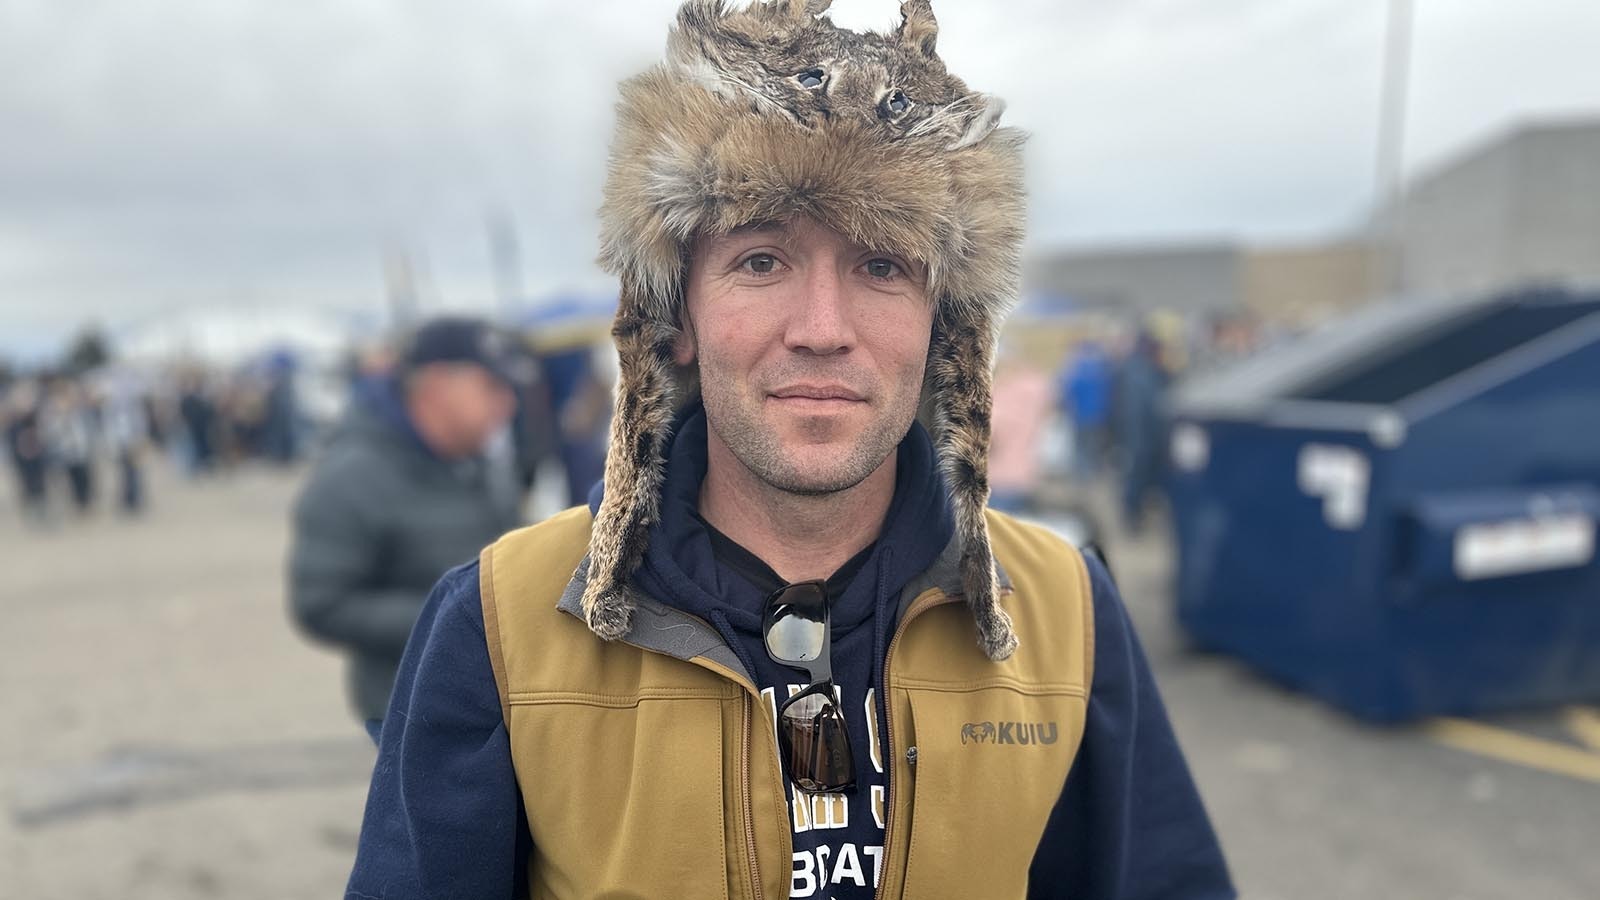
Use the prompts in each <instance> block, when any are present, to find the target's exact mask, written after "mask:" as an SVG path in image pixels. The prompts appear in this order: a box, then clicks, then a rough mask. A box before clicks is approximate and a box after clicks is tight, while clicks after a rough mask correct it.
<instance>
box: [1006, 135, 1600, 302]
mask: <svg viewBox="0 0 1600 900" xmlns="http://www.w3.org/2000/svg"><path fill="white" fill-rule="evenodd" d="M1376 219H1377V222H1378V224H1379V227H1378V229H1377V232H1378V233H1379V234H1398V239H1397V241H1396V242H1395V244H1394V247H1395V249H1396V251H1397V252H1395V253H1393V254H1392V255H1385V256H1383V257H1380V256H1379V255H1378V254H1377V252H1376V250H1375V247H1376V244H1375V243H1374V240H1373V238H1372V236H1370V235H1369V234H1368V233H1367V231H1366V230H1365V229H1357V230H1355V231H1353V232H1350V233H1348V234H1345V235H1341V236H1339V237H1335V238H1333V239H1330V240H1328V241H1325V242H1320V243H1309V244H1302V245H1294V246H1274V245H1270V244H1268V245H1262V246H1244V245H1240V244H1233V243H1228V242H1215V241H1212V242H1196V243H1192V244H1166V245H1155V246H1149V247H1130V248H1126V249H1117V250H1105V249H1084V248H1063V249H1060V250H1057V251H1052V252H1047V253H1042V254H1036V255H1035V256H1034V257H1033V258H1032V259H1031V260H1029V265H1028V267H1027V271H1026V282H1027V287H1028V290H1029V291H1031V292H1034V293H1041V294H1050V295H1059V296H1064V297H1068V298H1070V299H1071V301H1072V302H1073V304H1074V306H1075V307H1077V308H1081V309H1084V310H1102V311H1108V312H1114V313H1117V314H1119V315H1123V316H1140V317H1142V316H1147V315H1148V314H1150V313H1151V312H1155V311H1163V312H1170V313H1175V314H1178V315H1181V316H1184V317H1187V318H1191V319H1207V318H1211V319H1215V318H1218V317H1225V316H1228V315H1245V316H1253V317H1257V318H1260V319H1263V320H1266V321H1272V322H1279V323H1285V324H1310V323H1315V322H1317V321H1320V320H1324V319H1327V318H1331V317H1334V316H1337V315H1340V314H1342V313H1344V312H1347V311H1349V310H1351V309H1354V308H1355V307H1357V306H1360V305H1362V304H1364V303H1367V302H1369V301H1370V300H1372V299H1374V298H1376V297H1378V296H1381V295H1384V294H1395V293H1398V294H1404V295H1420V296H1429V297H1449V296H1461V297H1467V296H1481V295H1483V294H1485V293H1489V292H1492V291H1496V290H1499V289H1503V288H1509V287H1515V286H1518V285H1524V284H1527V283H1529V282H1563V283H1571V284H1590V285H1594V284H1600V118H1592V119H1587V120H1582V121H1574V122H1564V123H1537V124H1531V125H1526V126H1522V127H1519V128H1516V129H1513V130H1512V131H1511V132H1510V133H1508V134H1505V135H1503V136H1502V137H1499V138H1497V139H1495V140H1492V141H1490V142H1488V143H1486V144H1484V145H1482V146H1480V147H1478V148H1477V149H1474V150H1470V151H1468V152H1467V153H1465V154H1464V155H1462V156H1460V157H1458V158H1456V159H1454V160H1452V161H1450V162H1447V163H1445V164H1444V165H1441V166H1439V167H1436V168H1433V169H1431V170H1429V171H1427V172H1425V173H1424V174H1422V175H1421V176H1420V177H1418V178H1416V179H1414V180H1413V182H1412V184H1411V186H1410V187H1409V188H1408V190H1407V192H1406V195H1405V199H1404V200H1403V201H1402V206H1401V207H1400V208H1399V210H1398V211H1397V210H1395V209H1389V210H1384V211H1382V212H1380V213H1379V215H1378V216H1377V217H1376Z"/></svg>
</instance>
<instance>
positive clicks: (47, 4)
mask: <svg viewBox="0 0 1600 900" xmlns="http://www.w3.org/2000/svg"><path fill="white" fill-rule="evenodd" d="M676 6H677V3H676V2H675V0H586V2H578V3H567V2H562V3H555V2H543V0H481V2H443V0H439V2H422V0H320V2H317V3H298V2H273V0H188V2H180V0H122V2H109V0H106V2H95V0H0V353H3V352H7V351H10V352H38V348H40V347H42V346H46V345H50V344H54V342H55V341H57V340H59V339H60V337H61V336H62V335H64V334H66V333H68V332H70V331H71V330H73V329H74V328H76V327H77V326H78V325H79V324H80V323H82V322H83V321H85V320H87V319H96V320H99V321H101V322H103V323H105V324H108V325H110V326H112V327H113V328H117V327H120V326H122V325H125V324H127V323H129V322H134V321H138V320H140V319H146V318H149V317H151V316H158V315H167V314H172V313H174V312H177V311H180V310H184V309H191V308H195V307H201V306H213V305H227V304H232V305H239V306H247V307H248V306H255V307H261V306H268V305H278V304H285V305H293V306H332V307H337V308H340V309H351V310H358V311H367V312H369V313H372V314H377V313H378V312H379V311H380V310H381V309H382V303H383V297H384V288H383V278H382V253H383V249H382V248H383V247H385V246H386V245H391V246H401V245H403V246H409V247H411V248H413V250H414V251H416V252H417V254H418V256H419V258H421V259H423V260H425V263H426V269H427V271H428V273H429V274H430V276H431V281H432V285H433V288H432V290H431V291H430V293H429V294H428V295H427V297H426V298H425V300H426V303H427V304H428V306H430V307H432V308H443V307H467V308H472V307H479V308H482V307H484V306H486V304H487V303H488V302H489V298H490V297H492V295H493V287H492V284H493V282H492V278H491V272H490V265H489V253H488V249H487V243H488V242H487V240H486V237H485V225H484V222H485V218H486V214H487V212H488V211H489V210H491V209H500V210H503V211H505V213H507V214H509V215H510V216H511V217H512V218H513V219H514V221H515V222H516V224H517V231H518V235H519V237H520V241H521V246H522V256H523V278H524V281H525V283H526V284H527V286H528V288H529V290H530V292H534V293H537V292H544V291H549V290H555V289H560V288H563V287H573V288H604V287H605V286H606V282H605V280H604V279H603V277H602V276H601V275H600V273H599V272H598V270H596V269H595V268H594V266H593V264H592V262H591V260H592V258H593V256H594V251H595V230H596V228H595V217H594V209H595V206H596V205H597V203H598V198H599V193H600V183H601V176H602V173H603V167H604V159H605V151H606V144H607V141H608V137H609V132H610V127H611V106H612V100H613V96H614V91H615V84H616V82H617V80H618V79H619V78H621V77H624V76H626V75H627V74H630V73H631V72H633V71H636V70H638V69H640V68H642V67H644V66H645V65H647V64H649V63H650V62H651V61H652V60H654V59H656V58H657V57H658V56H659V53H660V50H661V48H662V45H663V41H664V38H665V35H666V25H667V23H668V22H669V21H670V19H671V16H672V14H673V11H674V10H675V8H676ZM834 6H835V8H834V11H833V17H834V20H835V21H836V22H838V23H840V24H843V25H848V26H852V27H856V28H867V27H884V26H888V25H891V24H893V22H894V21H895V19H896V8H897V3H895V2H894V0H837V2H836V3H835V5H834ZM1417 6H1418V11H1417V20H1416V31H1415V45H1414V55H1413V66H1412V77H1411V95H1410V96H1411V101H1410V114H1409V116H1408V123H1407V134H1406V153H1405V160H1406V170H1407V171H1408V172H1409V173H1412V174H1415V173H1416V172H1418V171H1425V170H1426V169H1427V168H1428V167H1429V166H1431V165H1436V164H1437V163H1438V162H1439V161H1440V160H1441V159H1443V158H1448V157H1449V156H1450V155H1452V154H1455V153H1459V152H1461V151H1463V150H1465V149H1468V148H1470V147H1471V146H1472V145H1474V144H1476V143H1480V142H1482V141H1484V140H1487V139H1489V138H1492V137H1493V136H1495V135H1497V134H1499V133H1503V132H1504V131H1506V130H1508V129H1510V128H1511V127H1513V126H1514V125H1516V124H1517V123H1519V122H1524V121H1528V120H1531V119H1542V118H1565V117H1573V116H1578V115H1600V77H1597V75H1596V69H1595V54H1596V48H1597V47H1600V3H1597V2H1595V0H1520V2H1516V3H1510V2H1506V0H1417ZM934 8H935V11H936V12H937V14H938V16H939V18H940V23H941V31H940V36H939V49H940V52H941V54H942V55H943V56H944V58H945V60H946V62H947V64H948V65H949V66H950V68H951V69H952V71H955V72H956V73H958V74H960V75H961V76H962V77H963V78H964V79H965V80H966V81H967V83H968V84H969V85H971V86H973V87H974V88H977V89H979V90H985V91H989V92H991V93H997V94H1000V95H1001V96H1003V97H1005V98H1006V99H1007V100H1008V101H1009V102H1010V107H1009V109H1008V112H1007V116H1006V121H1008V122H1009V123H1010V124H1013V125H1018V126H1021V127H1023V128H1025V129H1027V130H1028V131H1030V132H1032V135H1033V137H1032V140H1031V142H1030V144H1029V147H1028V160H1029V179H1030V190H1031V214H1030V215H1031V241H1032V243H1033V245H1034V246H1053V245H1058V244H1065V243H1071V244H1091V245H1104V244H1125V243H1136V242H1145V241H1158V240H1172V239H1197V238H1227V237H1244V238H1247V239H1251V240H1257V241H1263V242H1293V241H1297V240H1304V239H1309V238H1319V237H1322V236H1325V235H1329V234H1333V233H1337V232H1339V231H1341V230H1343V229H1347V228H1349V227H1351V226H1353V225H1355V224H1357V223H1359V222H1360V221H1361V220H1362V217H1363V215H1364V211H1365V209H1366V207H1367V204H1368V203H1369V201H1370V199H1371V197H1372V191H1373V174H1372V172H1373V159H1374V154H1375V147H1376V135H1375V131H1376V127H1375V126H1376V122H1377V119H1378V92H1379V72H1380V62H1381V56H1382V41H1383V31H1384V21H1385V3H1384V2H1382V0H1228V2H1221V3H1219V2H1215V0H1117V2H1114V3H1113V2H1107V0H1008V2H994V0H935V4H934Z"/></svg>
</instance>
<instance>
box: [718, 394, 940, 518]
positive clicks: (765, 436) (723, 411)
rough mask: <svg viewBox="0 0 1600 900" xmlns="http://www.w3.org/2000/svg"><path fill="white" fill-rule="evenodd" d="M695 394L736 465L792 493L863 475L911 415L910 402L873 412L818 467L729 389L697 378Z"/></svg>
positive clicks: (823, 491)
mask: <svg viewBox="0 0 1600 900" xmlns="http://www.w3.org/2000/svg"><path fill="white" fill-rule="evenodd" d="M729 387H730V388H731V386H729ZM701 394H702V399H703V401H704V403H705V408H706V425H707V427H708V428H709V429H710V430H711V432H712V433H713V434H715V435H716V438H717V439H718V440H720V441H721V442H722V444H723V446H725V447H727V448H728V452H730V453H732V454H733V456H734V458H735V459H737V460H738V461H739V463H740V465H742V466H744V468H745V469H746V470H747V471H749V472H750V474H751V475H753V476H754V477H755V478H756V479H757V480H758V481H760V482H761V483H762V484H764V485H766V486H768V487H770V488H772V489H774V490H777V491H780V492H782V493H785V494H790V495H794V496H798V497H823V496H828V495H832V494H838V493H841V492H844V491H848V490H850V489H851V488H853V487H855V486H856V485H858V484H860V483H861V482H863V481H865V480H867V477H868V476H870V475H871V474H872V473H873V472H876V471H877V470H878V467H879V466H881V465H883V462H884V460H886V459H888V458H889V454H890V453H893V452H895V449H896V448H897V447H899V445H900V441H901V440H902V439H903V438H904V437H905V435H906V432H907V431H908V430H909V429H910V427H911V420H912V419H913V418H915V415H916V410H915V409H914V408H913V409H912V410H910V412H909V413H907V414H904V415H900V414H898V413H899V411H898V410H888V411H886V412H885V414H884V415H880V416H877V417H875V418H873V419H872V420H871V421H870V423H869V424H868V426H867V427H866V429H865V430H863V431H862V433H861V434H860V435H858V436H857V437H856V439H855V440H854V442H852V443H851V444H850V446H849V447H847V448H841V449H840V450H839V451H837V452H838V453H841V454H843V458H836V461H835V462H833V463H832V464H830V465H828V466H827V468H826V470H825V471H819V470H818V467H815V466H811V467H807V466H804V465H802V464H801V463H800V461H799V460H798V459H796V458H795V454H793V453H792V452H790V451H789V450H788V449H787V448H785V447H784V445H783V442H782V440H781V439H780V438H779V436H778V434H777V432H776V430H775V429H774V428H773V427H772V426H771V425H769V424H768V423H767V422H766V421H764V420H763V418H762V417H761V415H760V413H759V412H758V411H756V410H751V409H748V408H747V407H746V406H745V405H744V404H742V403H740V402H739V398H738V397H737V396H736V395H735V389H727V390H723V389H719V386H715V385H710V384H707V383H706V382H705V381H702V382H701ZM756 402H757V403H760V402H761V401H760V400H757V401H756ZM902 419H903V421H902Z"/></svg>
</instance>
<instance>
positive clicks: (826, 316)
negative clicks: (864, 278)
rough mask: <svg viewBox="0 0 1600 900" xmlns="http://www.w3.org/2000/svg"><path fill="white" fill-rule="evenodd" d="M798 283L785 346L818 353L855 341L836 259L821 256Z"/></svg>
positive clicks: (838, 349)
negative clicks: (798, 290)
mask: <svg viewBox="0 0 1600 900" xmlns="http://www.w3.org/2000/svg"><path fill="white" fill-rule="evenodd" d="M802 285H803V289H802V293H801V296H799V297H796V298H795V300H794V302H795V303H796V304H797V308H796V309H795V310H794V311H793V312H792V314H791V315H790V317H789V328H788V334H787V335H786V342H787V343H788V345H789V349H791V350H795V351H802V352H807V353H812V354H816V355H818V356H831V355H833V354H835V353H840V352H843V351H846V350H849V349H850V348H851V347H852V346H854V344H855V340H856V336H855V328H854V326H853V325H852V324H851V321H850V309H849V296H848V293H847V291H846V286H845V280H844V276H842V275H841V274H840V271H839V265H838V264H837V261H836V260H833V259H825V260H820V261H818V262H817V263H816V264H813V265H812V266H810V267H809V268H808V269H807V271H806V274H805V278H804V280H803V282H802Z"/></svg>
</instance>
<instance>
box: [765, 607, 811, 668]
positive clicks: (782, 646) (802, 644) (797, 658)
mask: <svg viewBox="0 0 1600 900" xmlns="http://www.w3.org/2000/svg"><path fill="white" fill-rule="evenodd" d="M792 609H793V608H791V607H778V608H777V609H776V610H774V611H773V613H774V616H773V620H772V622H771V623H769V624H768V625H767V628H766V637H767V652H768V653H770V654H772V657H773V658H774V659H780V660H783V661H784V662H791V663H808V662H813V661H815V660H816V658H817V657H819V656H821V655H822V636H823V623H822V619H821V618H814V619H813V618H808V617H806V616H804V615H801V614H799V612H798V611H791V610H792Z"/></svg>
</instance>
